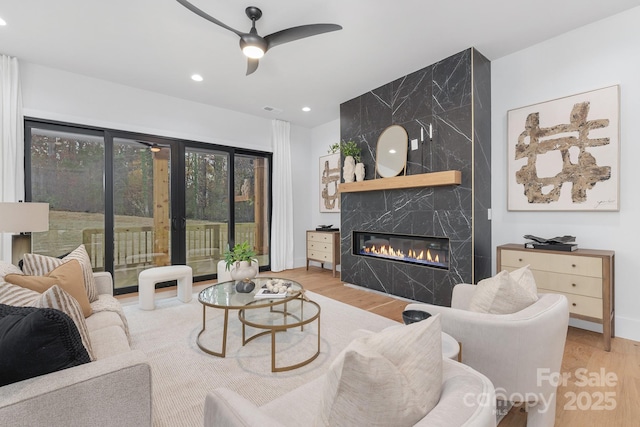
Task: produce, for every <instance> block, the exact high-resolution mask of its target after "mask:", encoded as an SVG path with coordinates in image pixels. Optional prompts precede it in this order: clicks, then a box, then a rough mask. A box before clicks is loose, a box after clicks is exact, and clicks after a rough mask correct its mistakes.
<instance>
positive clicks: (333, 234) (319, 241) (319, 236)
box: [307, 230, 340, 277]
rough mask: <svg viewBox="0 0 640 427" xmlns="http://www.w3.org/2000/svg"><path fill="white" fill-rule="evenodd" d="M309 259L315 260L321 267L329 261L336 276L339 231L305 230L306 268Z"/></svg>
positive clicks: (338, 258)
mask: <svg viewBox="0 0 640 427" xmlns="http://www.w3.org/2000/svg"><path fill="white" fill-rule="evenodd" d="M309 261H317V262H319V263H320V266H321V267H324V263H325V262H330V263H331V265H332V268H333V277H336V266H337V265H338V264H340V232H339V231H316V230H308V231H307V270H308V269H309Z"/></svg>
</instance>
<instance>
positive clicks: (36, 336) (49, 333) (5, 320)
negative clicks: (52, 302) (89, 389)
mask: <svg viewBox="0 0 640 427" xmlns="http://www.w3.org/2000/svg"><path fill="white" fill-rule="evenodd" d="M88 362H89V354H88V353H87V351H86V350H85V348H84V346H83V345H82V340H81V339H80V334H79V333H78V329H77V328H76V326H75V324H74V323H73V321H72V320H71V318H70V317H69V316H67V315H66V314H65V313H63V312H61V311H59V310H54V309H51V308H36V307H14V306H10V305H4V304H0V386H4V385H7V384H11V383H14V382H18V381H22V380H24V379H27V378H32V377H36V376H39V375H44V374H48V373H50V372H55V371H59V370H62V369H66V368H71V367H73V366H77V365H81V364H83V363H88Z"/></svg>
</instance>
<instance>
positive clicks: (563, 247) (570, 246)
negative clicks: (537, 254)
mask: <svg viewBox="0 0 640 427" xmlns="http://www.w3.org/2000/svg"><path fill="white" fill-rule="evenodd" d="M524 247H525V248H527V249H547V250H550V251H566V252H571V251H575V250H577V249H578V244H577V243H537V242H527V243H525V244H524Z"/></svg>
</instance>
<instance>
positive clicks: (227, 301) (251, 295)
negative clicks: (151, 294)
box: [196, 277, 303, 357]
mask: <svg viewBox="0 0 640 427" xmlns="http://www.w3.org/2000/svg"><path fill="white" fill-rule="evenodd" d="M269 280H278V279H276V278H272V277H256V278H255V279H253V282H254V283H255V284H256V287H255V288H254V290H253V291H251V292H248V293H240V292H237V291H236V281H235V280H231V281H228V282H221V283H217V284H215V285H211V286H209V287H208V288H205V289H203V290H202V291H200V293H199V294H198V301H200V303H201V304H202V330H201V331H200V333H198V337H197V338H196V343H197V344H198V347H200V349H201V350H202V351H204V352H206V353H209V354H211V355H213V356H218V357H225V354H226V351H227V326H228V324H229V310H241V309H259V308H272V307H274V306H279V305H283V304H286V303H287V302H288V301H291V300H294V299H296V298H300V296H301V294H302V292H303V288H302V285H301V284H300V283H298V282H295V281H293V280H288V279H279V280H284V281H285V282H288V283H289V284H290V285H289V287H290V289H292V292H291V293H287V295H286V296H284V297H280V298H261V299H257V298H255V295H256V293H258V291H259V290H260V289H261V288H262V286H263V285H266V283H267V282H268V281H269ZM207 307H212V308H217V309H221V310H224V323H223V330H222V348H221V351H215V350H212V349H211V348H208V347H206V346H205V345H203V344H202V343H201V340H200V337H201V336H202V334H203V333H204V332H205V330H206V329H207ZM285 311H286V309H285ZM243 328H244V324H243ZM243 345H244V343H243Z"/></svg>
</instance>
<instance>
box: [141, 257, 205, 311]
mask: <svg viewBox="0 0 640 427" xmlns="http://www.w3.org/2000/svg"><path fill="white" fill-rule="evenodd" d="M169 280H177V281H178V299H179V300H180V301H182V302H189V301H191V293H192V292H193V290H192V289H193V271H192V270H191V267H189V266H188V265H167V266H165V267H153V268H148V269H146V270H143V271H142V272H141V273H140V275H139V276H138V302H139V303H140V308H141V309H143V310H153V309H154V308H155V307H156V306H155V302H154V294H155V290H156V283H160V282H167V281H169Z"/></svg>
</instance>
